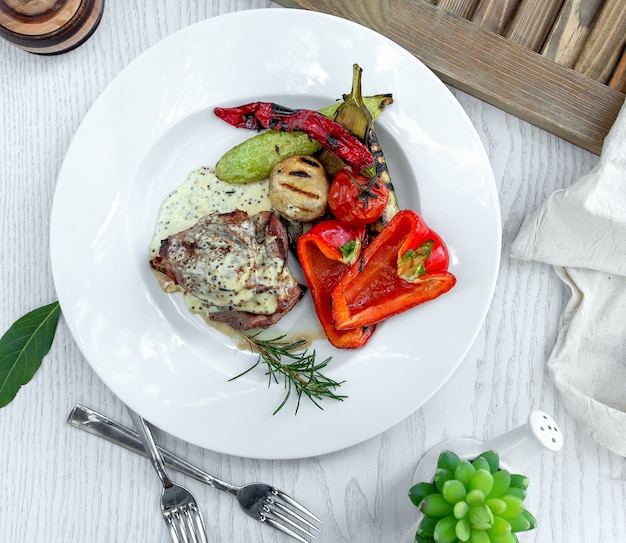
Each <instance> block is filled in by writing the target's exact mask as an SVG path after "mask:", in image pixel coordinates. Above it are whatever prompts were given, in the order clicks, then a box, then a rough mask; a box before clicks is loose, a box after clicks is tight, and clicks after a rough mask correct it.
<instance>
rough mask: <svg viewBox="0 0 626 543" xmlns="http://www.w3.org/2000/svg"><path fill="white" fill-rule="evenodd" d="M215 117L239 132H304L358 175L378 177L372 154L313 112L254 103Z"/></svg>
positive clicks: (222, 110) (341, 128) (226, 109)
mask: <svg viewBox="0 0 626 543" xmlns="http://www.w3.org/2000/svg"><path fill="white" fill-rule="evenodd" d="M214 111H215V115H217V116H218V117H219V118H220V119H222V120H223V121H225V122H227V123H228V124H230V125H232V126H235V127H237V128H249V129H251V130H261V129H262V128H270V129H272V130H279V131H281V132H293V131H301V132H305V133H306V134H307V135H308V136H309V137H310V138H312V139H314V140H316V141H317V142H319V143H320V145H322V147H324V148H325V149H328V150H329V151H330V152H332V153H333V154H334V155H335V156H337V157H338V158H340V159H341V160H343V161H344V162H345V163H346V164H349V165H351V166H353V167H354V168H355V169H356V171H358V172H363V174H364V175H366V176H367V177H372V176H373V175H374V173H375V171H376V170H375V166H374V156H373V155H372V153H371V151H370V150H369V149H368V148H367V147H366V146H365V145H364V144H363V143H362V142H361V141H360V140H359V139H358V138H357V137H356V136H354V135H353V134H352V133H350V131H349V130H347V129H346V128H345V127H344V126H343V125H341V124H339V123H337V122H335V121H333V120H332V119H329V118H328V117H326V116H324V115H322V114H321V113H319V112H318V111H314V110H311V109H291V108H288V107H285V106H281V105H278V104H274V103H272V102H251V103H249V104H245V105H242V106H238V107H216V108H215V109H214Z"/></svg>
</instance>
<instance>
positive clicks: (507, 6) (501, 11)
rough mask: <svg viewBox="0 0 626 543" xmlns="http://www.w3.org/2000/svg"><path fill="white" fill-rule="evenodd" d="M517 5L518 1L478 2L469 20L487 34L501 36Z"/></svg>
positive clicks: (488, 0) (494, 0)
mask: <svg viewBox="0 0 626 543" xmlns="http://www.w3.org/2000/svg"><path fill="white" fill-rule="evenodd" d="M519 3H520V0H480V1H479V2H478V6H477V7H476V10H475V11H474V14H473V15H472V17H471V20H472V22H474V23H476V24H477V25H478V26H480V27H482V28H483V29H485V30H488V31H489V32H494V33H496V34H503V33H504V31H505V30H506V27H507V26H508V24H509V23H510V21H511V19H512V18H513V15H514V14H515V11H516V10H517V7H518V6H519Z"/></svg>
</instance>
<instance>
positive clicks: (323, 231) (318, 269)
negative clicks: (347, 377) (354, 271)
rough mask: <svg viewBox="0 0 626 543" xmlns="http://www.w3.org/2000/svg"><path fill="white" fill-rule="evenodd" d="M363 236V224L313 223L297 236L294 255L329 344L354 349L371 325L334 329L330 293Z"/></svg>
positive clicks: (368, 333) (357, 252)
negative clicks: (296, 249) (295, 254)
mask: <svg viewBox="0 0 626 543" xmlns="http://www.w3.org/2000/svg"><path fill="white" fill-rule="evenodd" d="M366 240H367V232H366V230H365V227H364V226H361V227H356V228H352V227H349V226H346V225H344V224H342V223H340V222H339V221H337V220H335V219H329V220H327V221H322V222H320V223H317V224H316V225H315V226H314V227H313V228H311V229H310V230H309V231H308V232H306V233H305V234H303V235H302V236H300V238H299V239H298V259H299V260H300V264H301V266H302V270H303V271H304V276H305V278H306V282H307V284H308V286H309V290H310V292H311V297H312V298H313V303H314V305H315V312H316V313H317V318H318V320H319V321H320V324H321V325H322V328H323V329H324V333H325V334H326V337H327V338H328V341H329V342H330V343H331V345H333V346H335V347H337V348H338V349H356V348H357V347H361V346H363V345H365V343H366V342H367V340H368V339H369V338H370V337H371V335H372V334H373V333H374V328H375V326H365V327H358V326H355V327H353V328H352V329H350V330H338V329H337V328H336V327H335V325H334V323H333V315H332V309H331V306H330V293H331V292H332V290H333V288H334V287H335V285H336V284H337V283H338V282H339V280H340V279H341V277H342V276H343V274H344V273H345V272H346V271H348V270H349V269H350V266H351V265H352V263H353V262H355V261H356V260H357V259H358V257H359V255H360V253H361V247H362V245H363V244H364V243H365V242H366Z"/></svg>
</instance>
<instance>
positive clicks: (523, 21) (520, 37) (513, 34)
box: [504, 0, 563, 51]
mask: <svg viewBox="0 0 626 543" xmlns="http://www.w3.org/2000/svg"><path fill="white" fill-rule="evenodd" d="M562 4H563V0H522V1H521V3H520V5H519V6H518V8H517V10H516V11H515V15H514V16H513V19H512V20H511V23H510V24H509V26H508V27H507V29H506V32H505V33H504V35H505V36H506V37H507V38H508V39H509V40H511V41H512V42H513V43H516V44H518V45H521V46H522V47H525V48H526V49H530V50H531V51H539V50H540V49H541V47H542V46H543V44H544V42H545V40H546V38H547V37H548V34H549V33H550V29H551V28H552V25H553V23H554V20H555V19H556V17H557V15H558V13H559V11H560V9H561V5H562Z"/></svg>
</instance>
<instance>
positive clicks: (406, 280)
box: [331, 209, 456, 330]
mask: <svg viewBox="0 0 626 543" xmlns="http://www.w3.org/2000/svg"><path fill="white" fill-rule="evenodd" d="M448 263H449V257H448V250H447V248H446V246H445V244H444V242H443V240H442V239H441V238H440V237H439V235H437V233H435V232H434V231H432V230H431V229H430V228H428V226H427V225H426V223H425V222H424V220H423V219H422V218H421V217H420V216H419V215H418V214H417V213H415V212H414V211H411V210H408V209H407V210H402V211H399V212H398V213H397V214H396V215H395V216H394V218H393V219H392V220H391V222H390V223H389V224H388V225H387V226H385V228H383V230H382V232H381V233H380V234H378V236H377V237H376V238H374V240H373V241H372V242H371V244H370V245H369V246H368V247H367V248H366V249H365V250H364V251H363V253H362V255H361V257H360V258H359V260H358V261H357V262H355V263H354V264H353V265H352V266H351V267H350V269H349V270H348V271H347V272H345V274H344V275H343V276H342V278H341V279H340V280H339V282H338V283H337V284H336V285H335V287H334V289H333V291H332V293H331V305H332V314H333V319H334V323H335V327H336V328H337V329H338V330H349V329H352V328H355V327H357V328H360V327H363V326H370V325H373V324H376V323H378V322H381V321H383V320H385V319H387V318H389V317H391V316H393V315H397V314H398V313H401V312H403V311H406V310H407V309H410V308H412V307H415V306H416V305H418V304H422V303H424V302H427V301H429V300H433V299H435V298H437V297H438V296H441V295H442V294H444V293H445V292H447V291H449V290H450V289H451V288H452V287H453V286H454V285H455V284H456V278H455V277H454V275H452V274H451V273H450V272H448V271H447V269H448Z"/></svg>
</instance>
